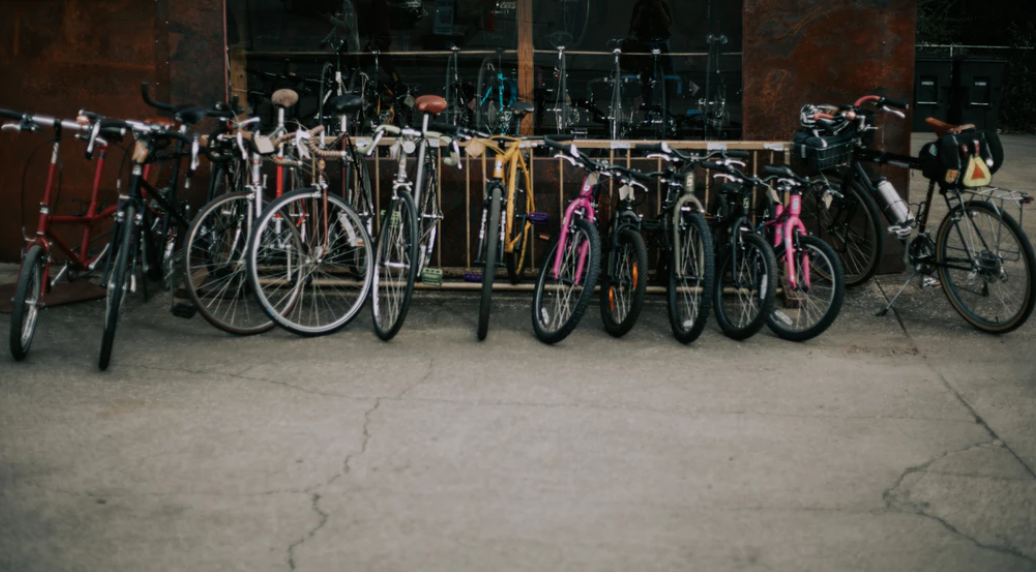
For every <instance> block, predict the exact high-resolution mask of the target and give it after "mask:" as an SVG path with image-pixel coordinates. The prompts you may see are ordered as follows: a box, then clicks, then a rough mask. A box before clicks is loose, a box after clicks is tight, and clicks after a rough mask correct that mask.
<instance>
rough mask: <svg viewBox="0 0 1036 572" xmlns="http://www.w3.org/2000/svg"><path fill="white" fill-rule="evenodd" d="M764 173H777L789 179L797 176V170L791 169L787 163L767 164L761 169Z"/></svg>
mask: <svg viewBox="0 0 1036 572" xmlns="http://www.w3.org/2000/svg"><path fill="white" fill-rule="evenodd" d="M759 171H760V173H761V174H763V175H767V176H769V175H776V176H778V177H785V178H788V179H795V178H797V177H796V175H795V171H792V170H791V167H789V166H787V165H767V166H765V167H763V168H762V169H760V170H759Z"/></svg>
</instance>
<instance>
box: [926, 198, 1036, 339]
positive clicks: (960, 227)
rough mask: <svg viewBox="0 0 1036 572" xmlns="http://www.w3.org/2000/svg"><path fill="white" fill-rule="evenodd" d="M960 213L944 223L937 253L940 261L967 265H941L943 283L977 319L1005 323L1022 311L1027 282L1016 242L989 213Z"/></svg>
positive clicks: (1017, 242) (1012, 319)
mask: <svg viewBox="0 0 1036 572" xmlns="http://www.w3.org/2000/svg"><path fill="white" fill-rule="evenodd" d="M965 212H966V216H962V217H961V218H960V219H959V220H956V221H955V222H952V223H950V225H949V226H948V227H947V232H946V233H945V237H944V238H943V241H942V248H941V251H942V252H943V253H944V254H943V262H944V263H946V264H949V265H953V266H967V267H970V268H971V269H970V270H964V269H963V268H960V269H958V268H951V267H948V266H944V267H942V270H943V280H944V281H945V282H946V283H945V284H944V286H945V287H946V288H947V290H948V292H951V293H952V295H953V297H954V298H955V299H956V300H957V301H958V302H959V303H960V305H962V306H963V307H964V309H966V310H967V311H968V312H969V313H971V314H972V316H973V317H974V318H976V319H977V320H979V321H980V322H983V323H985V324H988V325H990V326H1000V325H1006V324H1011V323H1012V322H1013V321H1014V320H1016V319H1017V317H1018V315H1019V314H1021V313H1023V312H1024V311H1025V309H1026V307H1027V305H1028V298H1029V292H1030V291H1031V289H1032V286H1033V285H1032V284H1030V283H1029V269H1028V268H1027V264H1026V258H1025V255H1024V250H1023V248H1022V244H1021V241H1020V239H1019V238H1018V236H1017V235H1015V233H1014V231H1013V229H1011V228H1010V227H1009V226H1007V225H1006V224H1004V223H1003V222H1002V220H1001V219H1000V218H999V217H997V216H995V215H994V214H992V213H989V212H986V211H981V210H967V211H965ZM969 253H971V255H970V256H969Z"/></svg>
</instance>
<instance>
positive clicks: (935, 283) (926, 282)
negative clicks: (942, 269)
mask: <svg viewBox="0 0 1036 572" xmlns="http://www.w3.org/2000/svg"><path fill="white" fill-rule="evenodd" d="M940 286H942V282H940V281H939V279H938V278H932V277H931V276H925V278H924V279H923V280H921V289H922V290H925V289H927V288H938V287H940Z"/></svg>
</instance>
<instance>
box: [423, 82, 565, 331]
mask: <svg viewBox="0 0 1036 572" xmlns="http://www.w3.org/2000/svg"><path fill="white" fill-rule="evenodd" d="M533 110H534V107H533V105H532V104H531V103H525V102H515V103H514V104H512V105H511V108H510V111H511V113H512V114H513V116H514V117H516V118H517V119H518V121H521V120H522V118H524V117H525V116H526V115H528V114H530V113H532V112H533ZM437 127H438V126H437ZM441 127H442V129H443V130H444V131H446V132H450V133H453V134H455V135H456V136H457V137H460V138H463V139H465V140H467V141H468V145H467V154H468V156H469V157H474V158H478V157H480V156H482V154H483V153H484V152H485V150H486V149H488V150H490V151H492V152H493V154H494V159H493V173H492V176H491V177H489V178H488V180H487V181H486V184H485V187H484V189H483V199H482V200H483V202H482V222H481V223H480V226H479V238H478V246H477V249H476V252H477V253H478V254H477V256H476V259H475V264H476V265H478V266H480V267H481V269H482V273H481V274H480V275H477V276H474V275H472V276H471V278H472V279H475V278H477V279H478V280H480V281H481V283H482V292H481V297H480V299H479V317H478V329H477V336H478V340H479V341H483V340H485V339H486V336H487V335H488V333H489V318H490V314H491V312H492V298H493V283H494V281H495V280H496V272H497V269H498V268H499V267H501V266H503V267H505V268H506V270H507V277H508V279H509V281H510V282H511V284H517V283H518V282H520V281H521V275H522V272H523V270H524V268H525V262H526V255H527V254H528V250H529V246H530V244H531V233H532V227H533V225H536V224H544V223H546V222H547V215H546V214H545V213H538V212H536V203H535V200H534V198H533V195H532V192H531V189H532V177H531V175H530V173H529V168H528V164H527V163H526V160H525V155H524V150H526V149H531V148H532V146H533V144H534V141H541V140H543V138H542V137H525V138H516V137H509V136H505V135H492V134H489V133H483V132H478V131H474V130H470V129H464V128H461V127H453V128H450V126H441ZM566 138H567V139H571V137H566ZM559 140H561V136H558V137H556V138H555V141H559ZM519 175H521V177H522V178H521V180H520V181H519V178H518V177H519ZM505 184H506V187H505ZM526 189H529V190H528V191H527V190H526Z"/></svg>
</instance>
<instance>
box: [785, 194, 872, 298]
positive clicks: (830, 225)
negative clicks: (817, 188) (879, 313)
mask: <svg viewBox="0 0 1036 572" xmlns="http://www.w3.org/2000/svg"><path fill="white" fill-rule="evenodd" d="M825 179H826V180H827V181H828V184H829V185H830V186H831V188H832V189H833V190H835V191H837V192H838V193H840V194H841V195H842V196H841V197H837V198H833V199H832V200H831V202H830V204H827V203H825V201H824V200H823V197H822V196H821V194H820V193H817V192H812V193H806V194H805V195H804V196H803V201H802V215H801V217H800V218H801V219H802V222H803V224H805V225H806V230H807V232H809V233H810V235H812V236H815V237H817V238H819V239H821V240H823V241H824V242H826V243H828V244H829V245H831V248H833V249H834V250H835V252H836V253H838V257H839V258H840V259H841V262H842V268H843V270H844V271H845V285H846V286H847V287H849V288H851V287H853V286H859V285H860V284H863V283H864V282H866V281H867V280H868V279H870V277H871V276H874V272H875V271H876V270H877V269H878V264H879V263H880V262H881V257H882V254H883V252H884V249H885V241H884V234H883V229H882V224H881V214H880V211H879V210H878V205H877V203H875V202H874V198H873V197H871V196H870V193H868V192H867V190H866V189H865V188H863V187H862V186H861V185H860V183H859V182H858V181H856V180H855V178H854V179H853V180H852V182H851V183H850V184H848V185H846V184H845V182H844V180H843V178H842V176H841V175H831V176H827V177H825Z"/></svg>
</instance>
